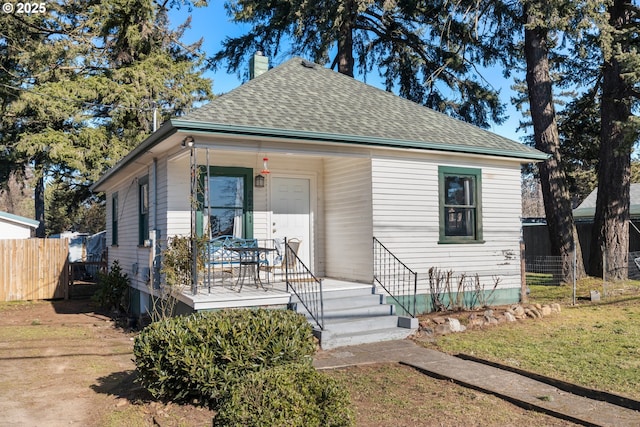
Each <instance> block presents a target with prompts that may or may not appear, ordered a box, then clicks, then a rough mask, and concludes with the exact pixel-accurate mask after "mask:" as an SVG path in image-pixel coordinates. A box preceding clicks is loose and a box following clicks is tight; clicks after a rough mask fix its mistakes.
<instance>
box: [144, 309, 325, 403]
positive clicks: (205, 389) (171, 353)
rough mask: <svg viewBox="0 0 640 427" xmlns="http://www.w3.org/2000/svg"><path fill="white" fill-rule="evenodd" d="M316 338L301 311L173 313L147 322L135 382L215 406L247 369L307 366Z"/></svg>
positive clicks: (172, 396)
mask: <svg viewBox="0 0 640 427" xmlns="http://www.w3.org/2000/svg"><path fill="white" fill-rule="evenodd" d="M314 352H315V343H314V340H313V334H312V329H311V325H310V324H309V322H307V320H306V319H305V317H304V316H302V315H300V314H297V313H295V312H293V311H289V310H268V309H243V310H224V311H218V312H205V313H196V314H192V315H189V316H183V317H173V318H169V319H165V320H162V321H159V322H155V323H152V324H151V325H149V326H147V327H146V328H145V329H144V330H142V332H141V333H140V334H139V335H138V336H137V337H136V339H135V343H134V348H133V353H134V357H135V359H134V361H135V364H136V370H137V374H138V382H139V383H140V384H141V385H142V386H143V387H145V388H146V389H147V390H149V391H150V392H151V393H152V394H153V395H154V396H155V397H162V398H167V399H171V400H173V401H178V402H180V401H182V402H184V401H193V400H194V399H195V400H197V401H199V402H200V403H201V404H203V405H207V406H209V407H211V408H215V407H216V406H217V404H218V402H219V401H220V399H222V398H224V397H225V396H227V395H228V393H229V391H230V389H231V387H232V386H233V385H234V384H235V383H236V382H238V381H239V380H240V379H242V378H243V377H244V376H245V375H246V374H247V373H250V372H255V371H259V370H262V369H265V368H269V367H272V366H277V365H282V364H288V363H301V364H306V365H310V364H311V361H312V356H313V353H314Z"/></svg>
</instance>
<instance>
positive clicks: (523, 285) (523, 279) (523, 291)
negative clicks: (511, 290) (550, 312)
mask: <svg viewBox="0 0 640 427" xmlns="http://www.w3.org/2000/svg"><path fill="white" fill-rule="evenodd" d="M524 257H525V247H524V239H520V301H522V302H523V303H526V302H527V267H526V262H525V260H524Z"/></svg>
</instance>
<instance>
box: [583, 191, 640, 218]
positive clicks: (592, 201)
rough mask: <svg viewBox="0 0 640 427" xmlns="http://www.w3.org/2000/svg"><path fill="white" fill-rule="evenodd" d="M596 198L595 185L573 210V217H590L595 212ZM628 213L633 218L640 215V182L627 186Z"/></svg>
mask: <svg viewBox="0 0 640 427" xmlns="http://www.w3.org/2000/svg"><path fill="white" fill-rule="evenodd" d="M597 199H598V187H596V188H595V189H594V190H593V191H592V192H591V193H589V195H588V196H587V197H585V199H584V200H583V201H582V203H580V205H579V206H578V207H577V208H575V209H574V210H573V216H574V218H576V219H578V218H580V219H584V218H589V219H592V218H593V217H594V216H595V213H596V201H597ZM629 201H630V206H629V214H630V215H631V217H633V218H638V217H640V184H631V185H630V187H629Z"/></svg>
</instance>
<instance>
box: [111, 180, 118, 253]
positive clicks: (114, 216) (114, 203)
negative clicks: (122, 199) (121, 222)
mask: <svg viewBox="0 0 640 427" xmlns="http://www.w3.org/2000/svg"><path fill="white" fill-rule="evenodd" d="M111 244H112V245H113V246H116V245H117V244H118V193H113V194H112V195H111Z"/></svg>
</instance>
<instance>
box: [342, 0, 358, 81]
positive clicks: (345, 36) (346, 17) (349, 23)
mask: <svg viewBox="0 0 640 427" xmlns="http://www.w3.org/2000/svg"><path fill="white" fill-rule="evenodd" d="M355 7H356V6H355V5H354V2H353V0H347V1H345V2H344V11H343V13H342V22H341V24H340V28H339V30H338V57H337V62H338V72H339V73H341V74H346V75H347V76H349V77H353V67H354V59H353V28H354V26H355V20H356V14H355V13H354V9H355Z"/></svg>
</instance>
